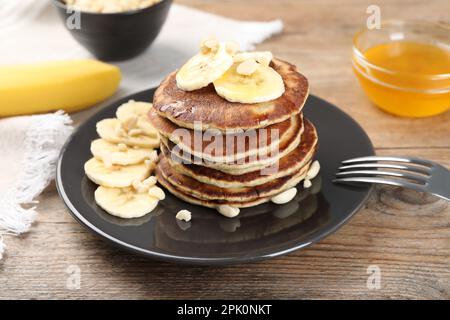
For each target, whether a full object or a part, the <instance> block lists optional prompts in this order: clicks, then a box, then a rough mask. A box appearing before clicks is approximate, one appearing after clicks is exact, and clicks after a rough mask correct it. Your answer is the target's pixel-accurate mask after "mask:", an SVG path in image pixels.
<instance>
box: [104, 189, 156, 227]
mask: <svg viewBox="0 0 450 320" xmlns="http://www.w3.org/2000/svg"><path fill="white" fill-rule="evenodd" d="M158 201H159V200H158V199H157V198H155V197H152V196H151V195H150V194H149V193H148V192H142V193H140V192H138V191H136V190H135V189H134V188H108V187H103V186H99V187H98V188H97V190H95V202H96V203H97V204H98V205H99V206H100V207H101V208H102V209H103V210H105V211H106V212H108V213H109V214H111V215H113V216H116V217H120V218H126V219H131V218H140V217H142V216H145V215H146V214H148V213H150V212H151V211H153V210H154V209H155V208H156V206H157V205H158Z"/></svg>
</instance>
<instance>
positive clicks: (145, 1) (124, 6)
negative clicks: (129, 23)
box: [65, 0, 161, 13]
mask: <svg viewBox="0 0 450 320" xmlns="http://www.w3.org/2000/svg"><path fill="white" fill-rule="evenodd" d="M158 2H161V0H65V3H66V4H67V6H69V7H71V8H73V9H75V10H79V11H85V12H95V13H118V12H126V11H134V10H139V9H144V8H147V7H151V6H152V5H154V4H156V3H158Z"/></svg>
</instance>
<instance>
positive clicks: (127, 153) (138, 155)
mask: <svg viewBox="0 0 450 320" xmlns="http://www.w3.org/2000/svg"><path fill="white" fill-rule="evenodd" d="M152 151H153V149H150V148H138V149H135V148H130V147H128V146H127V145H125V144H114V143H111V142H108V141H106V140H103V139H97V140H94V141H92V143H91V152H92V154H93V155H94V157H95V158H97V159H99V160H102V161H104V162H109V163H111V164H119V165H123V166H127V165H130V164H138V163H141V162H144V160H145V159H147V158H149V157H150V155H151V153H152Z"/></svg>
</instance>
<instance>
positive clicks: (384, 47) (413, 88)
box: [352, 21, 450, 117]
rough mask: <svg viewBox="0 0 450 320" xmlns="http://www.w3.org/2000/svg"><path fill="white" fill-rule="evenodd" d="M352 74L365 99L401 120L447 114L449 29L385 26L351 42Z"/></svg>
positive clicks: (418, 24)
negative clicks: (354, 74) (355, 77)
mask: <svg viewBox="0 0 450 320" xmlns="http://www.w3.org/2000/svg"><path fill="white" fill-rule="evenodd" d="M352 65H353V70H354V72H355V73H356V75H357V77H358V79H359V81H360V84H361V86H362V88H363V90H364V91H365V93H366V95H367V96H368V98H369V99H370V100H371V101H372V102H373V103H374V104H375V105H377V106H378V107H380V108H381V109H383V110H385V111H387V112H389V113H392V114H395V115H399V116H404V117H427V116H433V115H437V114H440V113H443V112H446V111H447V110H449V109H450V26H448V25H441V24H435V23H431V22H425V21H386V22H383V23H382V24H381V26H380V28H379V29H370V30H369V29H365V30H361V31H360V32H358V33H357V34H356V35H355V36H354V38H353V57H352Z"/></svg>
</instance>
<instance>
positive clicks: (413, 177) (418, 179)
mask: <svg viewBox="0 0 450 320" xmlns="http://www.w3.org/2000/svg"><path fill="white" fill-rule="evenodd" d="M351 175H359V176H361V175H372V176H389V177H398V178H406V179H410V180H414V182H417V183H420V184H426V182H427V178H425V177H424V176H420V175H418V174H411V173H407V172H394V171H383V170H354V171H341V172H338V173H336V177H343V176H351Z"/></svg>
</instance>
